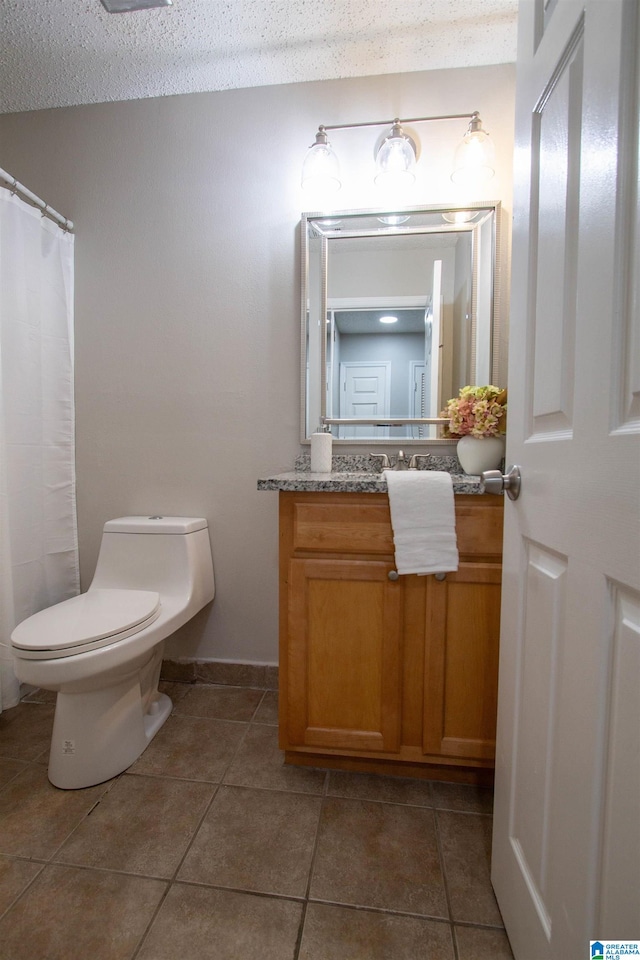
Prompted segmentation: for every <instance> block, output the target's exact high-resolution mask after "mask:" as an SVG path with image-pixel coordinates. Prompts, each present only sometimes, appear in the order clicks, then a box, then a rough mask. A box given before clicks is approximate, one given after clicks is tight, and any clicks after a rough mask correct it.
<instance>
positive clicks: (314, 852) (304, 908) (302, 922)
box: [293, 770, 331, 960]
mask: <svg viewBox="0 0 640 960" xmlns="http://www.w3.org/2000/svg"><path fill="white" fill-rule="evenodd" d="M330 776H331V773H330V772H329V771H328V770H326V771H325V774H324V783H323V785H322V793H321V794H320V809H319V811H318V822H317V824H316V833H315V837H314V838H313V850H312V852H311V861H310V863H309V876H308V878H307V886H306V889H305V894H304V901H303V905H302V914H301V916H300V926H299V928H298V937H297V940H296V945H295V949H294V952H293V960H298V958H299V955H300V949H301V947H302V936H303V933H304V926H305V922H306V919H307V908H308V906H309V897H310V894H311V881H312V879H313V870H314V867H315V862H316V855H317V853H318V844H319V841H320V825H321V823H322V812H323V810H324V804H325V800H326V798H327V795H328V790H329V778H330Z"/></svg>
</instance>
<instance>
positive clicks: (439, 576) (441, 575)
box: [434, 573, 447, 580]
mask: <svg viewBox="0 0 640 960" xmlns="http://www.w3.org/2000/svg"><path fill="white" fill-rule="evenodd" d="M434 576H435V578H436V580H446V579H447V575H446V573H436V574H434Z"/></svg>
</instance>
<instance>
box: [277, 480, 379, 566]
mask: <svg viewBox="0 0 640 960" xmlns="http://www.w3.org/2000/svg"><path fill="white" fill-rule="evenodd" d="M352 496H353V495H352ZM367 496H368V497H371V498H372V497H374V496H376V497H377V494H368V495H367ZM381 497H384V500H382V501H381V502H378V503H374V502H364V503H362V502H356V503H345V502H336V501H335V499H334V500H331V501H329V502H326V501H325V502H316V503H309V502H304V501H303V502H296V503H295V504H294V508H293V549H294V550H303V551H305V552H309V551H319V552H322V553H340V554H376V555H379V556H380V555H384V556H393V534H392V532H391V516H390V513H389V504H388V502H387V498H386V494H381Z"/></svg>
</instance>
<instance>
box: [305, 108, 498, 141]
mask: <svg viewBox="0 0 640 960" xmlns="http://www.w3.org/2000/svg"><path fill="white" fill-rule="evenodd" d="M430 120H469V126H470V127H471V125H472V124H475V126H474V127H473V129H474V130H478V129H480V127H481V126H482V121H481V120H480V114H479V112H478V111H477V110H474V112H473V113H447V114H444V115H442V116H438V117H407V118H406V119H404V120H401V119H400V118H399V117H394V118H393V120H367V121H366V122H365V123H334V124H327V123H321V124H320V126H319V127H318V133H317V134H316V140H317V138H318V136H319V135H320V133H324V131H325V130H355V129H356V128H357V127H389V126H392V125H393V124H395V123H400V124H402V123H427V122H428V121H430ZM325 137H326V134H325ZM321 142H326V141H321Z"/></svg>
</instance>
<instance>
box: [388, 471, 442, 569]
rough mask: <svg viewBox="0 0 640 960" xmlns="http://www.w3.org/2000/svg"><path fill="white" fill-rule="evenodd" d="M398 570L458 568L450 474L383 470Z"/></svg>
mask: <svg viewBox="0 0 640 960" xmlns="http://www.w3.org/2000/svg"><path fill="white" fill-rule="evenodd" d="M384 478H385V480H386V481H387V490H388V491H389V505H390V507H391V526H392V527H393V542H394V545H395V554H396V568H397V570H398V573H423V574H424V573H447V572H449V571H452V570H457V569H458V545H457V541H456V524H455V507H454V502H453V483H452V480H451V475H450V474H448V473H445V472H443V471H439V470H438V471H436V470H415V471H414V470H407V471H404V470H403V471H397V470H385V471H384Z"/></svg>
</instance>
